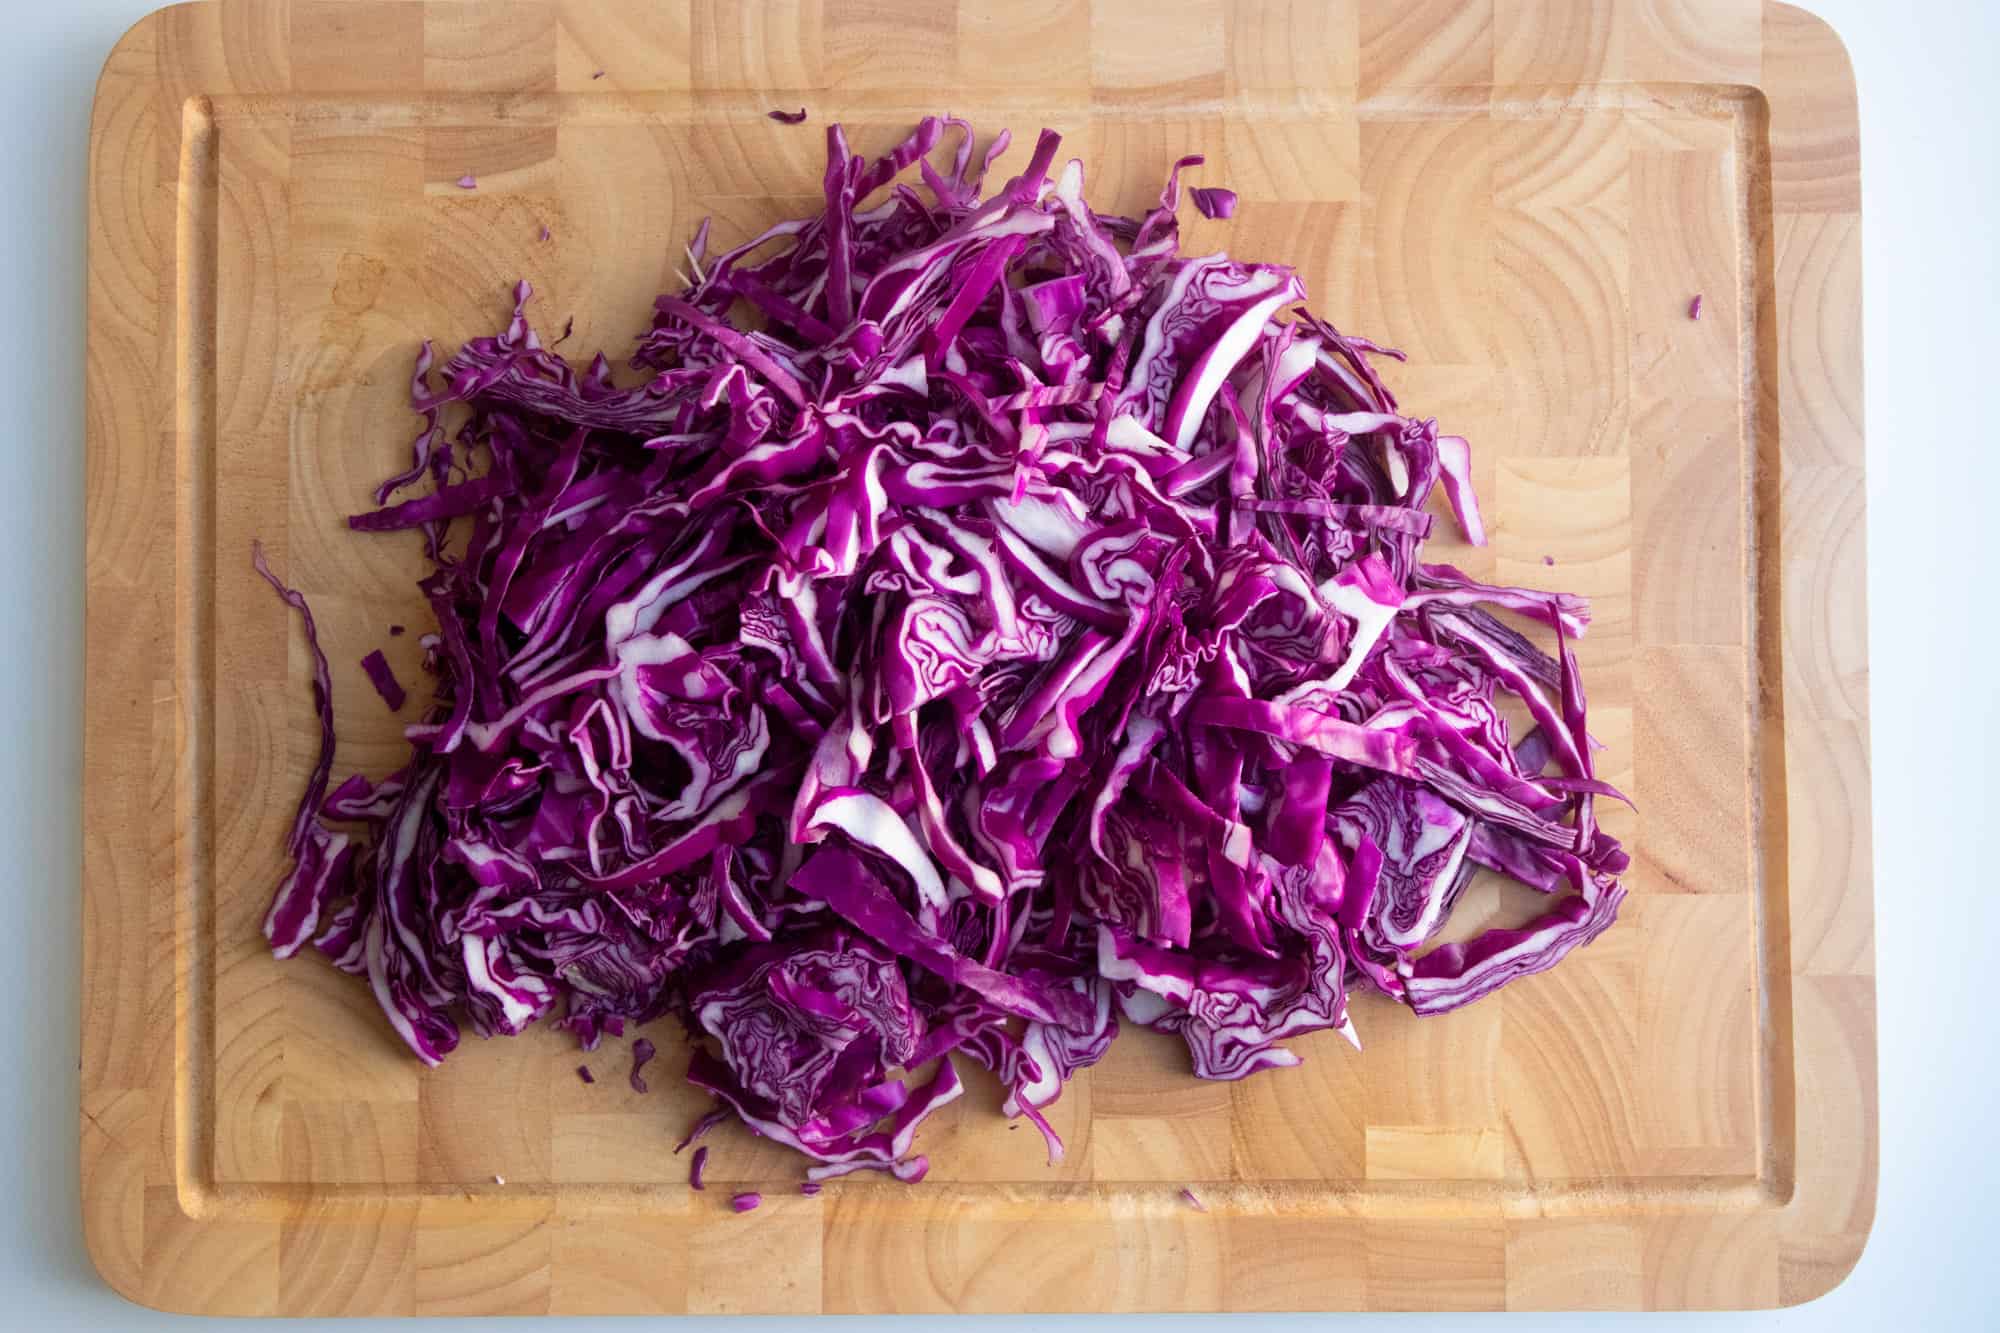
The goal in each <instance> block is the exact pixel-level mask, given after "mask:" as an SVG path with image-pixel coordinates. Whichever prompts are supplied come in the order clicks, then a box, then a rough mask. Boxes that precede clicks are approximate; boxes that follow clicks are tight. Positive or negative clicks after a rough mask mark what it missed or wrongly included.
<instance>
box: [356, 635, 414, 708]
mask: <svg viewBox="0 0 2000 1333" xmlns="http://www.w3.org/2000/svg"><path fill="white" fill-rule="evenodd" d="M361 669H362V670H363V671H365V672H367V673H368V683H369V684H371V685H373V686H374V687H375V693H377V694H379V695H381V696H382V702H383V703H385V704H387V705H389V711H390V712H392V713H394V712H399V711H401V709H402V707H403V705H404V703H406V702H407V701H408V700H409V697H410V696H409V695H408V694H406V693H404V691H403V683H402V682H401V681H399V680H397V679H396V673H395V671H394V670H392V669H391V668H390V666H389V659H388V658H386V657H384V656H382V650H381V649H380V648H377V649H376V650H375V651H374V652H371V653H369V654H368V656H366V657H364V658H362V659H361Z"/></svg>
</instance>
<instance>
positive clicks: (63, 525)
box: [0, 0, 2000, 1333]
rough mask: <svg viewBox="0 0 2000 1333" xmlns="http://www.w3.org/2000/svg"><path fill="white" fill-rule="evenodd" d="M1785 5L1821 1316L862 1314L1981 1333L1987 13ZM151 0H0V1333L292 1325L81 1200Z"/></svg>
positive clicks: (1416, 1326)
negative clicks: (1820, 1082)
mask: <svg viewBox="0 0 2000 1333" xmlns="http://www.w3.org/2000/svg"><path fill="white" fill-rule="evenodd" d="M1007 2H1008V0H996V3H1007ZM1807 2H1808V7H1810V8H1813V9H1815V10H1817V11H1818V12H1820V13H1821V14H1823V15H1825V16H1826V17H1827V18H1828V19H1829V20H1830V21H1831V22H1832V23H1833V25H1834V26H1835V27H1836V28H1837V29H1838V30H1839V31H1840V32H1841V33H1842V34H1843V35H1844V36H1845V38H1846V40H1847V44H1848V48H1849V50H1850V51H1851V52H1852V54H1853V57H1854V64H1855V67H1856V70H1857V72H1858V77H1859V80H1860V87H1861V129H1862V164H1863V169H1862V189H1863V194H1864V203H1863V210H1862V212H1863V229H1864V239H1863V244H1864V249H1865V261H1864V262H1865V265H1866V274H1867V286H1866V308H1867V330H1866V337H1867V365H1868V372H1867V373H1868V385H1867V402H1868V513H1869V533H1868V545H1869V556H1870V559H1869V603H1870V606H1871V609H1872V616H1871V625H1870V629H1871V634H1870V659H1871V661H1872V663H1873V666H1874V703H1873V712H1874V719H1875V721H1874V738H1873V739H1874V773H1875V807H1874V808H1875V867H1876V869H1875V882H1876V888H1875V892H1876V913H1877V920H1878V923H1879V925H1878V945H1877V951H1878V969H1879V975H1880V1004H1881V1019H1880V1023H1881V1089H1882V1095H1881V1105H1882V1122H1881V1130H1882V1155H1881V1162H1882V1184H1881V1202H1880V1207H1879V1209H1878V1212H1877V1217H1876V1223H1875V1232H1874V1237H1873V1239H1872V1240H1871V1242H1870V1243H1869V1246H1868V1250H1867V1253H1866V1254H1865V1255H1864V1256H1863V1258H1862V1260H1861V1263H1860V1265H1859V1267H1858V1268H1857V1269H1856V1270H1855V1272H1854V1274H1853V1276H1851V1277H1850V1278H1849V1279H1848V1280H1847V1282H1846V1283H1845V1284H1843V1285H1842V1286H1841V1287H1839V1288H1837V1289H1836V1290H1835V1291H1834V1292H1832V1293H1831V1294H1830V1295H1828V1296H1826V1297H1824V1298H1822V1299H1821V1300H1819V1301H1816V1302H1814V1303H1813V1304H1811V1305H1808V1306H1805V1307H1803V1308H1801V1309H1797V1310H1789V1311H1780V1312H1775V1313H1762V1314H1719V1315H1707V1314H1702V1315H1618V1316H1598V1315H1571V1316H1549V1315H1498V1316H1487V1315H1451V1316H1442V1315H1440V1316H1381V1315H1377V1316H1328V1315H1298V1316H1235V1317H1231V1318H1229V1319H1222V1318H1206V1317H1199V1316H1175V1317H1166V1318H1162V1317H1146V1318H1123V1319H1121V1318H1114V1317H1103V1318H1081V1317H1079V1318H1072V1319H1067V1320H1039V1319H1038V1320H1034V1321H1032V1325H1031V1322H1030V1321H1028V1320H1026V1319H1016V1318H1005V1317H999V1318H982V1319H978V1320H970V1319H967V1320H948V1319H936V1318H924V1319H923V1320H922V1321H921V1323H919V1322H918V1321H917V1320H915V1319H905V1320H891V1321H869V1322H868V1324H867V1326H868V1327H874V1326H876V1325H877V1324H889V1325H893V1326H896V1327H899V1328H907V1329H912V1330H914V1329H917V1328H919V1327H921V1328H923V1329H924V1330H926V1331H927V1333H936V1330H938V1329H939V1328H940V1327H941V1326H943V1327H949V1326H951V1325H954V1324H962V1325H964V1326H965V1327H966V1328H968V1329H971V1328H973V1327H979V1328H983V1329H987V1330H994V1329H1017V1328H1018V1329H1026V1328H1028V1327H1030V1326H1032V1327H1035V1328H1037V1329H1044V1328H1062V1329H1090V1330H1094V1331H1096V1333H1110V1331H1111V1330H1127V1331H1128V1333H1129V1330H1132V1329H1136V1328H1139V1327H1149V1328H1152V1327H1165V1326H1168V1325H1178V1326H1180V1327H1182V1328H1186V1327H1188V1326H1190V1325H1191V1324H1196V1323H1199V1324H1202V1325H1204V1326H1207V1325H1209V1324H1213V1325H1216V1326H1226V1327H1227V1328H1230V1329H1240V1330H1251V1329H1278V1328H1286V1329H1300V1328H1306V1327H1317V1326H1326V1325H1331V1324H1332V1323H1334V1321H1335V1320H1336V1319H1338V1320H1339V1321H1340V1323H1341V1326H1342V1327H1361V1326H1367V1327H1378V1328H1381V1327H1392V1326H1393V1327H1394V1328H1395V1329H1397V1330H1400V1331H1403V1333H1415V1330H1420V1329H1421V1330H1430V1329H1474V1328H1484V1327H1491V1326H1495V1325H1498V1326H1504V1327H1506V1328H1509V1329H1518V1330H1529V1329H1553V1328H1558V1327H1560V1328H1566V1329H1584V1328H1589V1329H1598V1328H1606V1329H1614V1330H1615V1329H1621V1328H1640V1327H1643V1328H1674V1329H1697V1328H1698V1329H1736V1330H1742V1329H1756V1330H1764V1329H1802V1328H1811V1329H1857V1330H1858V1329H1864V1328H1866V1329H1878V1328H1882V1327H1885V1326H1886V1327H1892V1328H1899V1329H1912V1330H1916V1329H1921V1330H1925V1333H1932V1331H1933V1330H1945V1329H1959V1328H1994V1327H2000V1298H1996V1297H1995V1296H1994V1295H1993V1293H1992V1290H1991V1287H1990V1286H1989V1283H1990V1281H1991V1279H1992V1273H1993V1269H1994V1267H1995V1260H1994V1250H1993V1244H1994V1242H1993V1240H1992V1236H1993V1234H1994V1231H1995V1219H1994V1214H1995V1211H1996V1210H1997V1209H2000V1171H1997V1170H1996V1166H1995V1163H1996V1154H1995V1151H1994V1142H1993V1135H1992V1134H1991V1133H1989V1132H1987V1131H1986V1130H1985V1129H1984V1126H1983V1122H1985V1121H1986V1120H1988V1119H1989V1118H1990V1117H1991V1116H1992V1115H1993V1108H1994V1106H1995V1102H1996V1100H2000V1073H1996V1071H1995V1068H1994V1063H1995V1055H1996V1051H2000V1043H1996V1041H1995V1039H1994V1036H1993V1026H1992V1023H1991V1022H1990V1019H1989V1015H1990V1012H1991V1010H1992V1008H1993V995H1994V990H1995V987H1994V986H1993V984H1992V983H1993V980H1994V979H1995V977H1996V976H2000V956H1996V953H1995V951H1996V949H2000V910H1996V906H1995V904H1996V903H2000V883H1996V882H1995V881H1996V870H1995V866H1994V863H1993V860H1992V859H1991V858H1989V857H1987V856H1986V855H1985V851H1986V848H1985V843H1986V840H1987V838H1988V837H1989V836H1991V835H1990V834H1989V833H1987V832H1983V831H1982V830H1981V828H1980V826H1981V825H1986V824H1989V821H1992V820H1993V819H1994V817H1995V815H1996V814H2000V801H1996V800H1995V797H1994V791H1993V786H1992V781H1991V768H1992V766H1991V756H1992V755H1993V753H1994V751H1995V749H1996V748H2000V726H1996V724H1995V712H1996V710H1995V705H1994V694H1995V690H1994V685H1993V683H1992V682H1993V680H1994V676H1995V671H1996V666H1997V665H2000V663H1997V662H1996V658H2000V631H1996V629H1995V623H1994V622H1995V618H1996V616H2000V589H1996V587H1995V584H1994V582H1993V580H1992V578H1991V577H1990V576H1989V570H1990V569H1991V568H1992V567H1991V566H1989V565H1987V563H1986V562H1985V560H1984V559H1983V558H1982V554H1981V552H1980V550H1979V547H1978V542H1979V541H1980V540H1981V539H1983V538H1985V537H1990V536H1993V535H1994V534H1995V532H1996V530H2000V462H1996V459H2000V438H1997V437H2000V412H1996V411H1995V410H1994V408H1993V406H1992V405H1991V404H1988V403H1986V402H1984V401H1983V396H1984V391H1985V390H1987V389H1991V388H1994V387H1995V386H1996V384H1997V383H2000V300H1996V297H2000V283H1997V282H1996V280H1995V279H1996V267H2000V265H1996V260H1995V253H1996V246H2000V241H1996V235H2000V226H1996V208H2000V152H1996V145H1995V142H1994V135H1995V131H1996V129H2000V4H1996V3H1994V2H1993V0H1902V2H1901V3H1896V2H1891V3H1883V2H1882V0H1807ZM633 3H634V5H635V6H638V5H643V3H644V0H633ZM151 7H153V6H152V3H151V0H0V19H4V20H5V25H4V33H0V43H4V45H5V47H6V51H5V54H4V55H0V62H4V67H5V70H6V74H5V77H4V79H0V98H4V99H5V104H6V115H5V117H4V119H0V236H3V237H4V240H5V245H4V247H0V422H10V423H11V429H9V430H8V432H7V435H6V437H5V438H0V997H4V1002H5V1005H6V1012H5V1016H4V1021H0V1116H4V1119H0V1126H4V1130H3V1131H0V1132H4V1134H5V1138H6V1143H7V1148H8V1150H7V1151H6V1152H5V1153H4V1154H0V1200H4V1201H5V1203H4V1205H0V1327H15V1328H27V1329H61V1328H91V1329H96V1330H103V1331H104V1333H113V1331H115V1330H125V1329H165V1328H169V1327H171V1328H176V1329H186V1330H198V1329H204V1328H209V1327H213V1328H215V1329H218V1330H220V1329H229V1330H234V1331H238V1333H257V1330H261V1329H263V1328H265V1327H267V1326H268V1327H270V1328H279V1327H297V1325H296V1324H287V1323H283V1322H281V1321H276V1320H272V1321H263V1320H242V1321H234V1320H232V1321H224V1320H213V1321H210V1320H190V1319H179V1318H170V1317H169V1316H165V1315H160V1314H156V1313H154V1312H151V1311H147V1310H142V1309H139V1308H137V1307H135V1306H132V1305H129V1304H127V1303H126V1302H125V1301H123V1300H121V1299H120V1298H119V1297H117V1296H115V1295H113V1294H112V1293H111V1291H110V1290H108V1289H107V1288H106V1287H105V1286H104V1285H103V1284H102V1283H101V1282H99V1281H98V1279H97V1276H96V1274H95V1273H94V1272H93V1270H92V1269H91V1266H90V1261H89V1259H88V1258H87V1257H86V1255H85V1254H84V1250H83V1244H82V1236H81V1229H80V1228H81V1223H80V1221H79V1214H78V1203H77V1134H76V1122H77V1079H76V1057H77V1030H78V1012H79V998H78V991H77V957H78V952H79V943H78V936H79V932H80V929H81V927H80V924H79V911H78V865H79V862H80V847H81V831H80V816H79V813H78V798H79V781H80V778H79V775H80V773H81V768H82V761H81V753H80V740H79V718H80V716H81V707H82V695H81V690H80V688H79V685H78V681H79V678H80V673H81V669H82V652H83V615H82V611H83V525H82V513H83V461H82V448H83V364H82V353H83V242H84V160H85V159H84V146H85V141H86V136H87V133H88V128H89V117H90V98H91V89H92V86H93V84H94V81H95V80H96V77H97V71H98V67H99V65H100V63H101V62H102V61H103V58H104V55H105V53H106V52H108V51H109V50H110V48H111V45H112V43H113V42H114V41H115V40H116V38H117V37H118V35H119V33H120V32H121V31H123V30H124V28H125V27H126V26H127V25H129V24H130V23H131V22H132V21H133V20H135V19H137V18H138V17H139V16H140V15H141V14H143V13H145V12H146V10H148V9H149V8H151ZM1982 1235H1984V1236H1986V1237H1987V1239H1984V1240H1982V1239H1981V1236H1982ZM634 1322H636V1321H627V1322H626V1325H625V1326H628V1327H629V1326H631V1324H632V1323H634ZM658 1322H661V1323H664V1322H666V1321H658ZM676 1322H677V1323H678V1325H679V1326H681V1327H683V1328H693V1327H695V1326H700V1327H702V1328H710V1327H719V1326H722V1325H724V1324H726V1323H727V1322H728V1321H725V1320H721V1319H713V1320H705V1319H686V1320H680V1321H676ZM754 1322H755V1323H756V1324H757V1325H759V1326H761V1327H767V1328H773V1329H775V1328H777V1327H779V1326H783V1327H784V1328H787V1329H792V1328H797V1329H804V1328H806V1327H807V1326H808V1323H809V1321H806V1320H801V1319H771V1320H762V1321H754ZM838 1322H842V1323H845V1324H847V1325H848V1326H850V1327H858V1326H862V1325H861V1323H860V1321H858V1320H853V1319H848V1320H842V1321H838ZM346 1326H347V1327H352V1328H356V1329H359V1328H363V1327H367V1328H381V1329H389V1328H394V1329H397V1330H402V1331H404V1333H414V1331H415V1330H417V1329H419V1328H424V1329H429V1328H433V1327H435V1328H440V1329H442V1328H447V1327H452V1328H459V1329H463V1328H466V1327H469V1326H470V1325H469V1324H468V1323H465V1322H452V1321H444V1320H399V1321H389V1320H381V1321H376V1320H363V1321H352V1322H351V1323H350V1324H349V1325H346ZM609 1326H611V1325H609V1324H607V1323H605V1322H603V1321H595V1322H593V1321H589V1320H583V1319H550V1320H546V1321H543V1322H542V1323H541V1324H539V1325H535V1326H534V1327H536V1328H537V1330H538V1333H540V1331H541V1330H546V1331H547V1333H558V1330H565V1331H566V1330H579V1329H584V1328H587V1327H588V1328H596V1329H601V1328H605V1327H609Z"/></svg>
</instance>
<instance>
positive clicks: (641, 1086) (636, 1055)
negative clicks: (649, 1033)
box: [631, 1037, 659, 1092]
mask: <svg viewBox="0 0 2000 1333" xmlns="http://www.w3.org/2000/svg"><path fill="white" fill-rule="evenodd" d="M657 1054H659V1048H658V1047H656V1046H654V1045H653V1043H652V1042H651V1041H649V1040H647V1039H646V1038H644V1037H641V1038H639V1039H638V1040H637V1041H635V1042H633V1043H632V1074H631V1081H632V1091H634V1092H645V1091H647V1088H646V1080H645V1079H643V1078H641V1077H639V1071H640V1070H641V1069H644V1068H645V1067H646V1062H647V1061H648V1060H651V1059H652V1058H653V1057H654V1056H655V1055H657Z"/></svg>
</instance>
